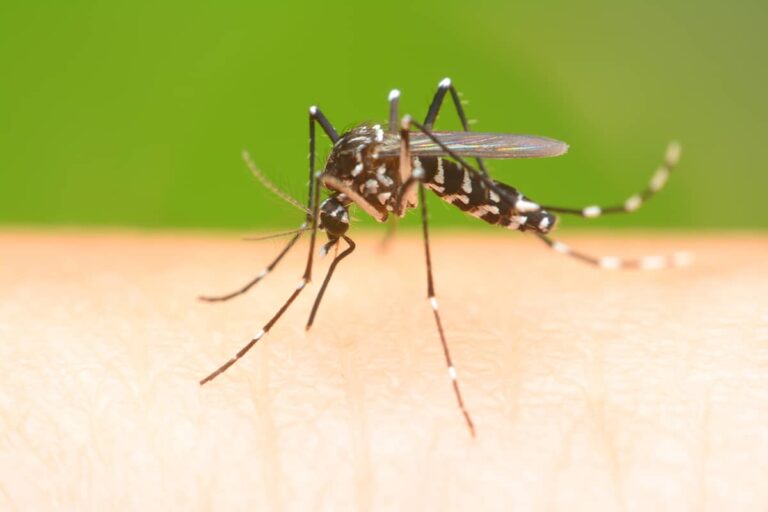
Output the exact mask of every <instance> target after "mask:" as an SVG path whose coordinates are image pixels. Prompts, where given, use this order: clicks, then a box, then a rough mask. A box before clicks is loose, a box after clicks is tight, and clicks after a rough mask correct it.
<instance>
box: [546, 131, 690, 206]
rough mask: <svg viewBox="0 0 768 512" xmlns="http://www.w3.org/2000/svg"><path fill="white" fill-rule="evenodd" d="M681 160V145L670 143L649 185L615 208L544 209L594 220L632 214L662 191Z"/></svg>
mask: <svg viewBox="0 0 768 512" xmlns="http://www.w3.org/2000/svg"><path fill="white" fill-rule="evenodd" d="M679 160H680V144H678V143H677V142H670V143H669V146H667V151H666V154H665V156H664V162H663V163H662V164H661V166H659V168H658V169H657V170H656V172H655V173H654V175H653V177H651V180H650V181H649V182H648V185H647V186H646V187H645V189H643V191H642V192H640V193H638V194H635V195H633V196H630V197H629V198H627V200H626V201H624V202H623V203H622V204H618V205H613V206H598V205H590V206H585V207H584V208H561V207H558V206H549V205H546V206H542V208H543V209H545V210H548V211H551V212H556V213H567V214H572V215H580V216H581V217H584V218H587V219H594V218H597V217H600V216H602V215H605V214H609V213H631V212H634V211H635V210H637V209H638V208H640V207H641V206H642V205H643V204H644V203H645V202H646V201H648V200H649V199H650V198H651V197H653V196H654V195H655V194H656V193H657V192H658V191H659V190H661V189H662V188H663V187H664V185H665V184H666V183H667V179H669V175H670V173H671V172H672V170H673V169H674V168H675V166H676V165H677V163H678V161H679Z"/></svg>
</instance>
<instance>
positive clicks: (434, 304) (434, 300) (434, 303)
mask: <svg viewBox="0 0 768 512" xmlns="http://www.w3.org/2000/svg"><path fill="white" fill-rule="evenodd" d="M429 303H430V304H431V305H432V309H434V310H435V311H437V297H430V298H429Z"/></svg>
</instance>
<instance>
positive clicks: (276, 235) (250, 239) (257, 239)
mask: <svg viewBox="0 0 768 512" xmlns="http://www.w3.org/2000/svg"><path fill="white" fill-rule="evenodd" d="M308 230H309V228H308V227H301V228H299V229H294V230H291V231H283V232H281V233H273V234H271V235H265V236H246V237H244V238H243V240H245V241H248V242H260V241H262V240H270V239H272V238H280V237H283V236H290V235H295V234H297V233H303V232H304V231H308Z"/></svg>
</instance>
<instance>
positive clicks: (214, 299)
mask: <svg viewBox="0 0 768 512" xmlns="http://www.w3.org/2000/svg"><path fill="white" fill-rule="evenodd" d="M302 228H304V229H301V230H300V231H299V232H298V233H296V234H295V235H293V238H291V240H290V241H289V242H288V245H286V246H285V248H284V249H283V250H282V251H280V254H278V255H277V258H275V259H274V261H272V263H270V264H269V265H268V266H267V268H265V269H264V270H262V271H261V273H260V274H259V275H257V276H256V277H255V278H254V279H253V280H252V281H250V282H249V283H248V284H246V285H245V286H243V287H242V288H240V289H239V290H237V291H234V292H232V293H228V294H226V295H218V296H207V295H203V296H201V297H199V299H200V300H202V301H205V302H223V301H226V300H229V299H233V298H235V297H237V296H238V295H242V294H244V293H245V292H247V291H248V290H250V289H251V288H253V287H254V286H256V284H257V283H258V282H259V281H261V280H262V279H264V278H265V277H266V276H267V274H269V273H270V272H272V270H273V269H274V268H275V267H276V266H277V264H278V263H280V260H282V259H283V256H285V255H286V254H288V251H290V250H291V248H292V247H293V246H294V244H295V243H296V241H297V240H298V239H299V237H300V236H301V234H302V233H304V231H306V224H302Z"/></svg>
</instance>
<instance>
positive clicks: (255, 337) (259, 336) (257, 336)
mask: <svg viewBox="0 0 768 512" xmlns="http://www.w3.org/2000/svg"><path fill="white" fill-rule="evenodd" d="M265 334H267V333H266V332H265V331H264V329H261V330H260V331H259V332H257V333H256V336H254V337H253V339H255V340H260V339H261V338H263V337H264V335H265Z"/></svg>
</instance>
